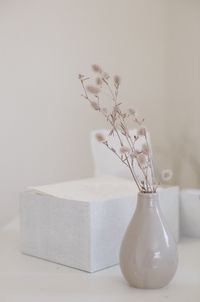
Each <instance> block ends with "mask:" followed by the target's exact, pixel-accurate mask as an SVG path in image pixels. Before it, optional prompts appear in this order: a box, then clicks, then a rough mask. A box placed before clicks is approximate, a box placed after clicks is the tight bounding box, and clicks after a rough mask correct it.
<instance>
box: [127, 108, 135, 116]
mask: <svg viewBox="0 0 200 302" xmlns="http://www.w3.org/2000/svg"><path fill="white" fill-rule="evenodd" d="M128 113H129V114H130V115H135V114H136V111H135V109H133V108H129V109H128Z"/></svg>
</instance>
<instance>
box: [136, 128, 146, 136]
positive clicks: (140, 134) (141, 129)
mask: <svg viewBox="0 0 200 302" xmlns="http://www.w3.org/2000/svg"><path fill="white" fill-rule="evenodd" d="M137 134H138V135H139V136H145V134H146V129H145V128H144V127H141V128H140V129H139V130H138V132H137Z"/></svg>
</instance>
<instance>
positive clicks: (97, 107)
mask: <svg viewBox="0 0 200 302" xmlns="http://www.w3.org/2000/svg"><path fill="white" fill-rule="evenodd" d="M91 106H92V108H93V109H94V110H100V107H99V105H98V104H97V103H96V102H93V101H91Z"/></svg>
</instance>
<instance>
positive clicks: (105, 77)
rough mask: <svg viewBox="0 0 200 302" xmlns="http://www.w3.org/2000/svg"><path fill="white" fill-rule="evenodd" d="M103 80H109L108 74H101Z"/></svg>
mask: <svg viewBox="0 0 200 302" xmlns="http://www.w3.org/2000/svg"><path fill="white" fill-rule="evenodd" d="M103 77H104V79H106V80H108V79H109V78H110V76H109V74H108V73H107V72H104V73H103Z"/></svg>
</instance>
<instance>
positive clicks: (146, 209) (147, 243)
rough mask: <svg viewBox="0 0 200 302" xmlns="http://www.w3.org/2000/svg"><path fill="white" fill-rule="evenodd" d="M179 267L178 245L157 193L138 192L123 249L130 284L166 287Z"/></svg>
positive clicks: (125, 268) (126, 276) (125, 272)
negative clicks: (162, 210)
mask: <svg viewBox="0 0 200 302" xmlns="http://www.w3.org/2000/svg"><path fill="white" fill-rule="evenodd" d="M177 264H178V255H177V247H176V242H175V240H174V238H173V236H172V234H171V232H170V230H169V228H168V225H167V223H166V221H165V218H164V217H163V215H162V213H161V210H160V206H159V196H158V193H150V194H148V193H139V194H138V202H137V207H136V210H135V213H134V215H133V218H132V220H131V222H130V224H129V226H128V228H127V231H126V233H125V236H124V239H123V241H122V245H121V250H120V267H121V271H122V274H123V275H124V277H125V279H126V280H127V281H128V283H129V284H130V285H131V286H133V287H137V288H143V289H153V288H161V287H163V286H165V285H167V284H168V283H169V282H170V280H171V279H172V278H173V276H174V274H175V272H176V269H177Z"/></svg>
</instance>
